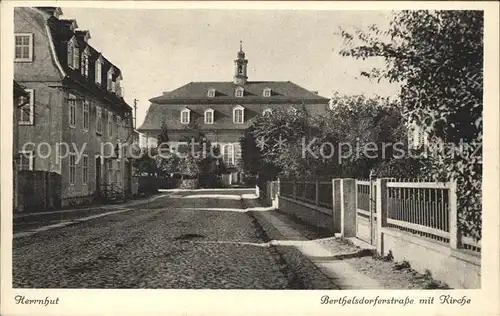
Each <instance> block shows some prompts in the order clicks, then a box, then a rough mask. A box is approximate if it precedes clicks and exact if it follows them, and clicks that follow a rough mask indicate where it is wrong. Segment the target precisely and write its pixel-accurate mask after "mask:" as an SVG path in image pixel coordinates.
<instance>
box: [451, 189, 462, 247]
mask: <svg viewBox="0 0 500 316" xmlns="http://www.w3.org/2000/svg"><path fill="white" fill-rule="evenodd" d="M448 199H449V201H448V204H449V207H450V214H449V221H450V223H449V226H450V247H451V249H457V248H459V247H460V231H459V229H458V212H457V210H458V208H457V183H456V182H455V181H450V182H449V194H448Z"/></svg>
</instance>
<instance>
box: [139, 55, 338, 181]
mask: <svg viewBox="0 0 500 316" xmlns="http://www.w3.org/2000/svg"><path fill="white" fill-rule="evenodd" d="M247 67H248V60H247V59H246V58H245V53H244V52H243V49H242V47H241V45H240V50H239V52H238V53H237V58H236V60H235V61H234V77H233V80H232V81H222V82H191V83H188V84H186V85H184V86H182V87H180V88H177V89H175V90H172V91H169V92H164V93H163V94H162V95H160V96H157V97H154V98H152V99H150V102H151V104H150V106H149V109H148V112H147V114H146V118H145V119H144V123H143V124H142V126H141V127H140V128H139V129H138V131H139V132H141V133H143V135H144V137H145V143H146V144H147V146H156V139H157V135H158V134H159V132H160V130H161V126H162V124H163V122H165V123H166V127H167V130H168V136H169V140H170V143H171V144H172V145H175V143H176V142H178V141H179V140H181V139H183V138H185V136H186V135H189V132H190V126H192V125H193V124H194V125H195V126H197V128H198V129H199V130H201V131H202V132H203V134H204V135H205V136H206V137H207V139H208V140H210V141H211V142H212V144H216V145H219V147H220V149H221V152H222V154H223V159H224V161H225V164H226V166H228V167H229V171H230V174H228V175H226V177H225V180H226V182H227V183H228V184H232V183H238V182H239V181H240V171H239V169H238V160H239V159H240V158H241V148H240V144H239V139H240V137H241V136H242V135H243V134H244V131H245V130H246V129H247V128H248V127H250V126H251V124H252V121H253V120H254V119H255V118H256V117H257V116H259V115H263V114H266V113H269V114H270V115H272V111H273V110H275V109H280V108H290V109H292V108H304V109H305V110H306V111H307V112H308V113H309V114H311V115H321V113H324V112H325V111H327V109H328V102H329V99H327V98H324V97H321V96H319V95H318V94H317V93H316V92H312V91H308V90H306V89H304V88H302V87H300V86H298V85H297V84H295V83H293V82H290V81H249V80H248V76H247Z"/></svg>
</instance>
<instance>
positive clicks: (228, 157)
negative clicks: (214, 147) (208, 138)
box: [222, 144, 234, 165]
mask: <svg viewBox="0 0 500 316" xmlns="http://www.w3.org/2000/svg"><path fill="white" fill-rule="evenodd" d="M222 149H223V158H222V159H223V160H224V163H225V164H227V165H234V147H233V145H232V144H225V145H224V146H222Z"/></svg>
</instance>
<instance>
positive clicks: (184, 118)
mask: <svg viewBox="0 0 500 316" xmlns="http://www.w3.org/2000/svg"><path fill="white" fill-rule="evenodd" d="M190 116H191V110H189V109H184V110H182V111H181V124H189V121H190V120H191V117H190Z"/></svg>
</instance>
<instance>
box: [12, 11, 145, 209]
mask: <svg viewBox="0 0 500 316" xmlns="http://www.w3.org/2000/svg"><path fill="white" fill-rule="evenodd" d="M61 15H62V11H61V9H60V8H58V7H33V8H28V7H17V8H15V10H14V33H15V34H14V37H15V56H14V79H15V80H16V81H17V82H19V83H20V84H22V85H23V86H24V87H25V88H26V91H27V92H28V93H29V102H28V104H27V105H26V106H24V107H23V109H21V110H20V112H19V119H18V123H17V124H18V125H19V130H18V132H19V135H18V147H19V152H20V153H22V155H20V156H21V158H20V161H19V169H20V170H35V171H47V172H49V173H53V172H55V173H58V174H60V175H61V177H60V178H61V184H60V186H61V197H60V198H61V204H62V206H65V205H69V204H80V203H86V202H90V201H92V200H94V199H95V198H96V197H97V198H98V197H101V196H102V192H103V188H106V192H108V193H109V192H111V191H112V190H110V189H109V188H110V187H111V186H113V190H116V192H119V191H121V192H122V193H123V192H128V191H130V189H131V187H132V184H131V181H132V177H131V176H132V164H131V162H130V161H128V160H127V159H126V158H125V156H124V155H123V149H120V148H123V147H124V146H123V144H124V143H129V142H131V141H132V139H133V137H131V136H132V135H134V134H135V133H136V132H135V131H134V127H133V125H132V108H131V107H130V106H129V105H128V104H127V103H126V102H125V101H124V99H123V95H122V89H121V84H120V81H121V80H122V76H123V74H122V72H121V70H120V68H118V67H117V66H116V65H114V64H113V63H112V62H111V61H110V60H108V59H107V58H106V57H105V56H104V55H103V54H102V53H101V52H99V51H98V50H97V49H96V48H94V47H92V45H91V44H90V43H89V39H90V32H89V31H86V30H79V29H78V25H77V22H76V21H75V20H65V19H62V18H61ZM79 153H81V155H80V154H79Z"/></svg>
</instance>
